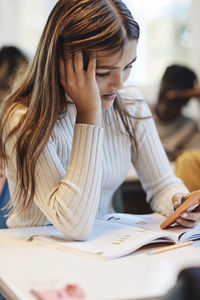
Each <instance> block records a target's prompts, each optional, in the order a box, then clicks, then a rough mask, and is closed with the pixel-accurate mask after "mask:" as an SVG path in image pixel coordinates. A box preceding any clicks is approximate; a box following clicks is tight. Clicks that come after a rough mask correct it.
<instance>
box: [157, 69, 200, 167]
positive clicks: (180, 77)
mask: <svg viewBox="0 0 200 300" xmlns="http://www.w3.org/2000/svg"><path fill="white" fill-rule="evenodd" d="M196 86H197V76H196V74H195V73H194V71H193V70H191V69H190V68H188V67H185V66H182V65H176V64H174V65H170V66H168V67H167V68H166V70H165V72H164V74H163V76H162V79H161V83H160V88H159V93H158V101H157V103H156V104H155V105H154V106H152V112H153V115H154V119H155V123H156V126H157V129H158V132H159V135H160V138H161V141H162V143H163V145H164V148H165V150H166V152H167V155H168V157H169V159H170V160H171V161H173V160H175V158H176V157H177V155H178V154H179V153H180V152H181V151H183V150H184V149H189V148H194V149H200V132H199V128H198V124H197V122H196V121H195V120H193V119H192V118H190V117H187V116H185V115H184V113H183V109H184V107H185V106H186V105H187V104H188V103H189V101H190V99H192V97H193V96H194V95H195V96H196V94H194V93H190V94H189V93H188V94H184V91H185V90H188V89H189V91H194V90H196ZM179 92H180V94H179Z"/></svg>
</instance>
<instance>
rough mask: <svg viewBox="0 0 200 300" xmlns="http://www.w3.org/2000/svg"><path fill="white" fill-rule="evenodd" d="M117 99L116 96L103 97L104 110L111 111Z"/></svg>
mask: <svg viewBox="0 0 200 300" xmlns="http://www.w3.org/2000/svg"><path fill="white" fill-rule="evenodd" d="M115 98H116V94H110V95H103V96H102V97H101V102H102V109H109V108H110V107H111V106H112V105H113V102H114V100H115Z"/></svg>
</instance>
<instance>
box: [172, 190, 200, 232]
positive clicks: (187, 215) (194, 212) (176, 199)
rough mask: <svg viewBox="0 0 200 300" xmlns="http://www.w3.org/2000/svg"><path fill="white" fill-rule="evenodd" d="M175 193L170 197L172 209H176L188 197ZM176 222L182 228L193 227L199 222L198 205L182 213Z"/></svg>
mask: <svg viewBox="0 0 200 300" xmlns="http://www.w3.org/2000/svg"><path fill="white" fill-rule="evenodd" d="M191 194H192V193H190V194H187V195H186V194H181V193H177V194H175V195H174V196H173V197H172V202H173V205H174V209H177V208H178V207H179V206H180V205H181V204H182V203H183V202H184V201H185V200H186V199H187V198H188V197H189V196H190V195H191ZM176 222H177V223H178V224H180V225H182V226H184V227H194V226H196V225H197V224H198V223H199V222H200V205H199V204H197V205H194V206H193V207H190V208H189V209H188V210H186V211H184V212H183V213H182V214H181V216H180V217H179V218H178V219H176Z"/></svg>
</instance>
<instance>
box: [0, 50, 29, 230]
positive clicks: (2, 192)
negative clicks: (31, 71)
mask: <svg viewBox="0 0 200 300" xmlns="http://www.w3.org/2000/svg"><path fill="white" fill-rule="evenodd" d="M27 66H28V58H27V57H26V55H25V54H24V53H23V52H22V51H21V50H20V49H19V48H17V47H14V46H4V47H2V48H1V49H0V102H2V101H3V100H4V98H5V97H6V95H7V94H8V93H9V92H10V91H11V89H12V87H13V85H14V83H15V80H16V79H17V78H18V77H20V75H21V74H22V73H23V72H24V70H25V69H26V68H27ZM9 198H10V195H9V189H8V183H7V180H6V178H5V174H4V166H0V228H4V227H6V218H5V217H4V216H5V213H6V210H3V207H4V206H5V205H6V204H7V202H8V200H9Z"/></svg>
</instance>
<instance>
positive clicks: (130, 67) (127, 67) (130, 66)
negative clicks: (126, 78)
mask: <svg viewBox="0 0 200 300" xmlns="http://www.w3.org/2000/svg"><path fill="white" fill-rule="evenodd" d="M132 67H133V65H128V66H126V67H125V70H127V69H132Z"/></svg>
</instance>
